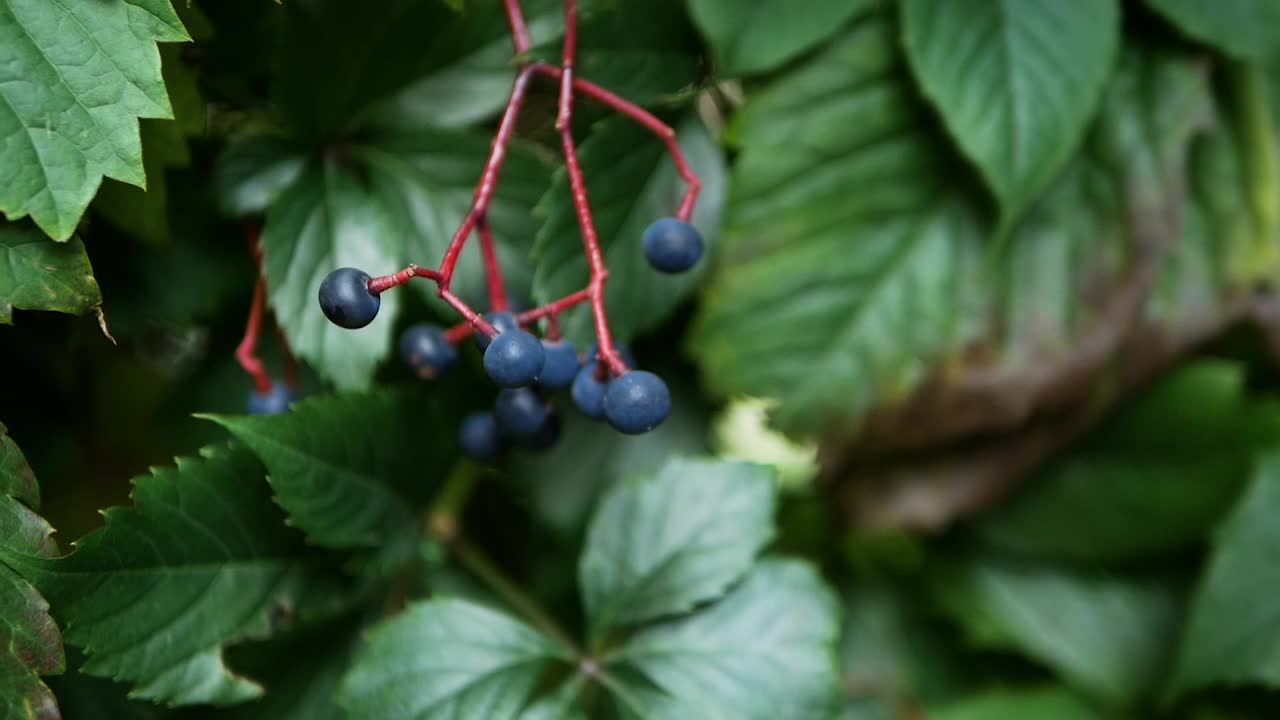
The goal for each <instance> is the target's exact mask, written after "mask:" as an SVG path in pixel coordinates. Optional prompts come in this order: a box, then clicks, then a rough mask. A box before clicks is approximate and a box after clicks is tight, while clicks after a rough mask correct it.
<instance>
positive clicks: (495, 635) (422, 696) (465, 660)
mask: <svg viewBox="0 0 1280 720" xmlns="http://www.w3.org/2000/svg"><path fill="white" fill-rule="evenodd" d="M557 662H572V658H571V657H569V656H567V655H565V653H564V652H563V651H562V650H561V649H560V648H558V647H557V646H556V645H554V644H553V643H552V642H551V641H550V640H548V639H547V638H545V637H543V636H542V635H540V634H538V633H537V632H536V631H535V630H533V629H532V628H530V627H528V626H526V625H524V624H522V623H520V622H517V621H516V620H514V619H512V618H510V617H509V616H507V615H505V614H503V613H500V612H496V611H493V610H490V609H488V608H485V607H482V606H479V605H474V604H472V603H469V602H466V601H463V600H456V599H450V598H445V599H439V600H431V601H427V602H422V603H418V604H416V605H413V606H411V607H410V608H409V609H408V610H406V611H405V612H404V613H402V614H400V615H399V616H397V617H395V618H393V619H391V620H389V621H387V622H385V623H383V624H382V625H380V626H378V627H377V628H375V629H374V630H373V632H372V633H370V635H369V642H368V645H367V647H365V648H364V649H363V650H362V651H361V652H360V653H359V654H358V656H357V657H356V661H355V663H354V665H353V666H352V667H351V670H350V671H349V672H348V673H347V675H346V677H345V678H343V681H342V684H341V686H340V687H339V690H338V702H339V703H340V704H341V705H342V706H343V707H344V708H345V709H346V710H347V712H348V713H350V714H351V716H352V717H367V718H379V720H410V719H412V720H434V719H436V718H440V719H445V718H460V717H477V718H478V717H484V718H491V719H492V720H502V719H503V718H517V717H520V714H521V711H522V710H523V708H524V707H525V705H526V704H527V703H528V702H529V698H530V696H531V695H532V694H533V690H534V687H535V686H536V685H537V683H538V681H539V679H540V678H541V677H542V676H543V674H544V673H545V672H546V671H547V670H548V669H550V668H551V667H552V666H553V665H554V664H556V663H557Z"/></svg>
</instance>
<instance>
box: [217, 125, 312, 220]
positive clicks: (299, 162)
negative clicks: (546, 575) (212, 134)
mask: <svg viewBox="0 0 1280 720" xmlns="http://www.w3.org/2000/svg"><path fill="white" fill-rule="evenodd" d="M305 167H306V158H305V156H304V155H303V154H302V152H301V151H300V150H298V149H297V148H295V147H292V146H291V145H289V144H288V143H287V142H286V141H285V140H284V139H283V138H281V137H278V136H276V135H267V134H251V135H241V136H239V137H236V138H232V139H231V140H230V141H228V142H227V144H226V145H225V146H224V147H223V149H222V154H221V155H220V156H219V157H218V166H217V170H216V171H215V173H214V176H213V187H214V193H215V195H216V197H217V201H218V209H219V210H221V211H222V212H223V213H225V214H227V215H230V216H232V217H243V216H245V215H256V214H258V213H261V212H263V211H265V210H266V209H267V208H269V207H271V205H272V203H274V202H275V201H276V198H277V197H279V196H280V193H281V192H283V191H284V190H285V189H286V188H288V187H289V186H290V185H292V184H293V182H294V181H295V180H297V179H298V175H300V174H301V173H302V171H303V169H304V168H305Z"/></svg>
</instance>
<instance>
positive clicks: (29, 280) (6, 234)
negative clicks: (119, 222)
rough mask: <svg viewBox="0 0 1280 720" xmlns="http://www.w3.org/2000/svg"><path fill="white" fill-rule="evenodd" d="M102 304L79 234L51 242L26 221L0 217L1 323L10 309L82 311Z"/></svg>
mask: <svg viewBox="0 0 1280 720" xmlns="http://www.w3.org/2000/svg"><path fill="white" fill-rule="evenodd" d="M101 304H102V293H101V291H100V290H99V289H98V281H97V280H96V279H95V278H94V277H93V268H91V267H89V257H88V256H87V255H85V252H84V245H83V244H82V243H81V242H80V239H79V238H72V239H71V241H70V242H66V243H54V242H50V240H49V238H47V237H45V236H44V235H43V234H41V233H40V231H39V230H37V229H35V228H34V227H32V226H31V225H29V224H27V223H8V222H4V221H0V323H4V324H12V323H13V309H14V308H18V309H19V310H47V311H51V312H64V313H71V314H73V315H81V314H83V313H86V312H88V311H90V310H93V309H96V308H98V307H99V306H100V305H101Z"/></svg>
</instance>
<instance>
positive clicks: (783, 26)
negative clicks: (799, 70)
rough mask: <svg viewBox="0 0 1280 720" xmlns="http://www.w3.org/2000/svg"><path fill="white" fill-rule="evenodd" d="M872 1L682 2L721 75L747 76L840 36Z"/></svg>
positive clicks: (703, 0) (768, 68)
mask: <svg viewBox="0 0 1280 720" xmlns="http://www.w3.org/2000/svg"><path fill="white" fill-rule="evenodd" d="M872 2H873V0H815V1H814V2H808V3H806V4H805V5H804V7H803V8H801V9H800V10H799V11H797V8H796V6H795V4H794V3H792V2H788V0H688V5H689V13H690V14H691V15H692V16H693V21H694V23H695V24H697V26H698V28H699V29H700V30H702V34H703V35H705V36H706V38H707V41H708V42H709V43H710V45H711V48H712V50H713V51H714V52H715V57H716V62H717V65H718V70H719V71H720V72H721V73H723V74H725V75H730V76H732V75H748V74H751V73H758V72H761V71H765V70H771V69H773V68H774V67H776V66H778V65H781V64H782V63H784V62H786V61H787V60H790V59H791V58H793V57H795V56H796V55H799V54H800V53H802V52H804V51H805V50H808V49H809V48H811V47H813V46H815V45H817V44H818V43H820V42H821V41H822V40H824V39H826V38H828V37H830V36H831V35H832V34H834V33H836V32H837V31H839V30H840V28H841V26H842V25H844V23H845V22H846V21H848V20H849V19H850V18H852V17H853V16H854V15H857V14H858V13H859V12H862V11H864V10H866V9H867V8H868V7H870V6H871V5H872Z"/></svg>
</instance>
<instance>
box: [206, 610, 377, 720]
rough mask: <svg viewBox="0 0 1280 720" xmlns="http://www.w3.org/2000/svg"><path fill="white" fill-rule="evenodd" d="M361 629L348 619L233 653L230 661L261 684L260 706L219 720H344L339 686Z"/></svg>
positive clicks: (225, 714)
mask: <svg viewBox="0 0 1280 720" xmlns="http://www.w3.org/2000/svg"><path fill="white" fill-rule="evenodd" d="M359 629H360V628H359V625H358V624H357V623H356V622H354V621H353V618H352V617H350V616H340V617H338V618H336V619H334V620H333V621H331V622H326V623H317V624H314V625H312V626H309V627H307V628H305V630H300V631H298V632H293V633H288V634H286V635H283V636H281V637H279V638H273V639H271V640H268V641H267V642H265V643H254V644H246V645H241V646H238V647H236V648H233V649H232V651H231V657H230V660H231V662H232V665H233V666H234V667H236V668H243V669H244V670H245V671H247V672H250V673H252V674H253V676H254V677H255V678H259V679H261V681H262V684H263V686H264V687H266V688H267V693H266V694H265V695H264V696H263V697H262V698H261V699H259V700H256V701H254V702H251V703H245V704H243V705H239V706H237V707H235V708H232V709H227V710H221V711H219V713H218V714H217V715H216V717H217V718H219V720H224V719H225V720H345V718H346V715H345V714H344V713H343V712H342V709H341V708H339V707H338V703H337V699H336V697H335V696H336V694H337V689H338V683H339V682H340V680H341V679H342V676H343V674H344V673H345V672H346V671H347V668H348V667H350V665H351V660H352V658H353V657H354V654H355V649H356V646H357V644H358V640H359V636H358V631H359Z"/></svg>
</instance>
